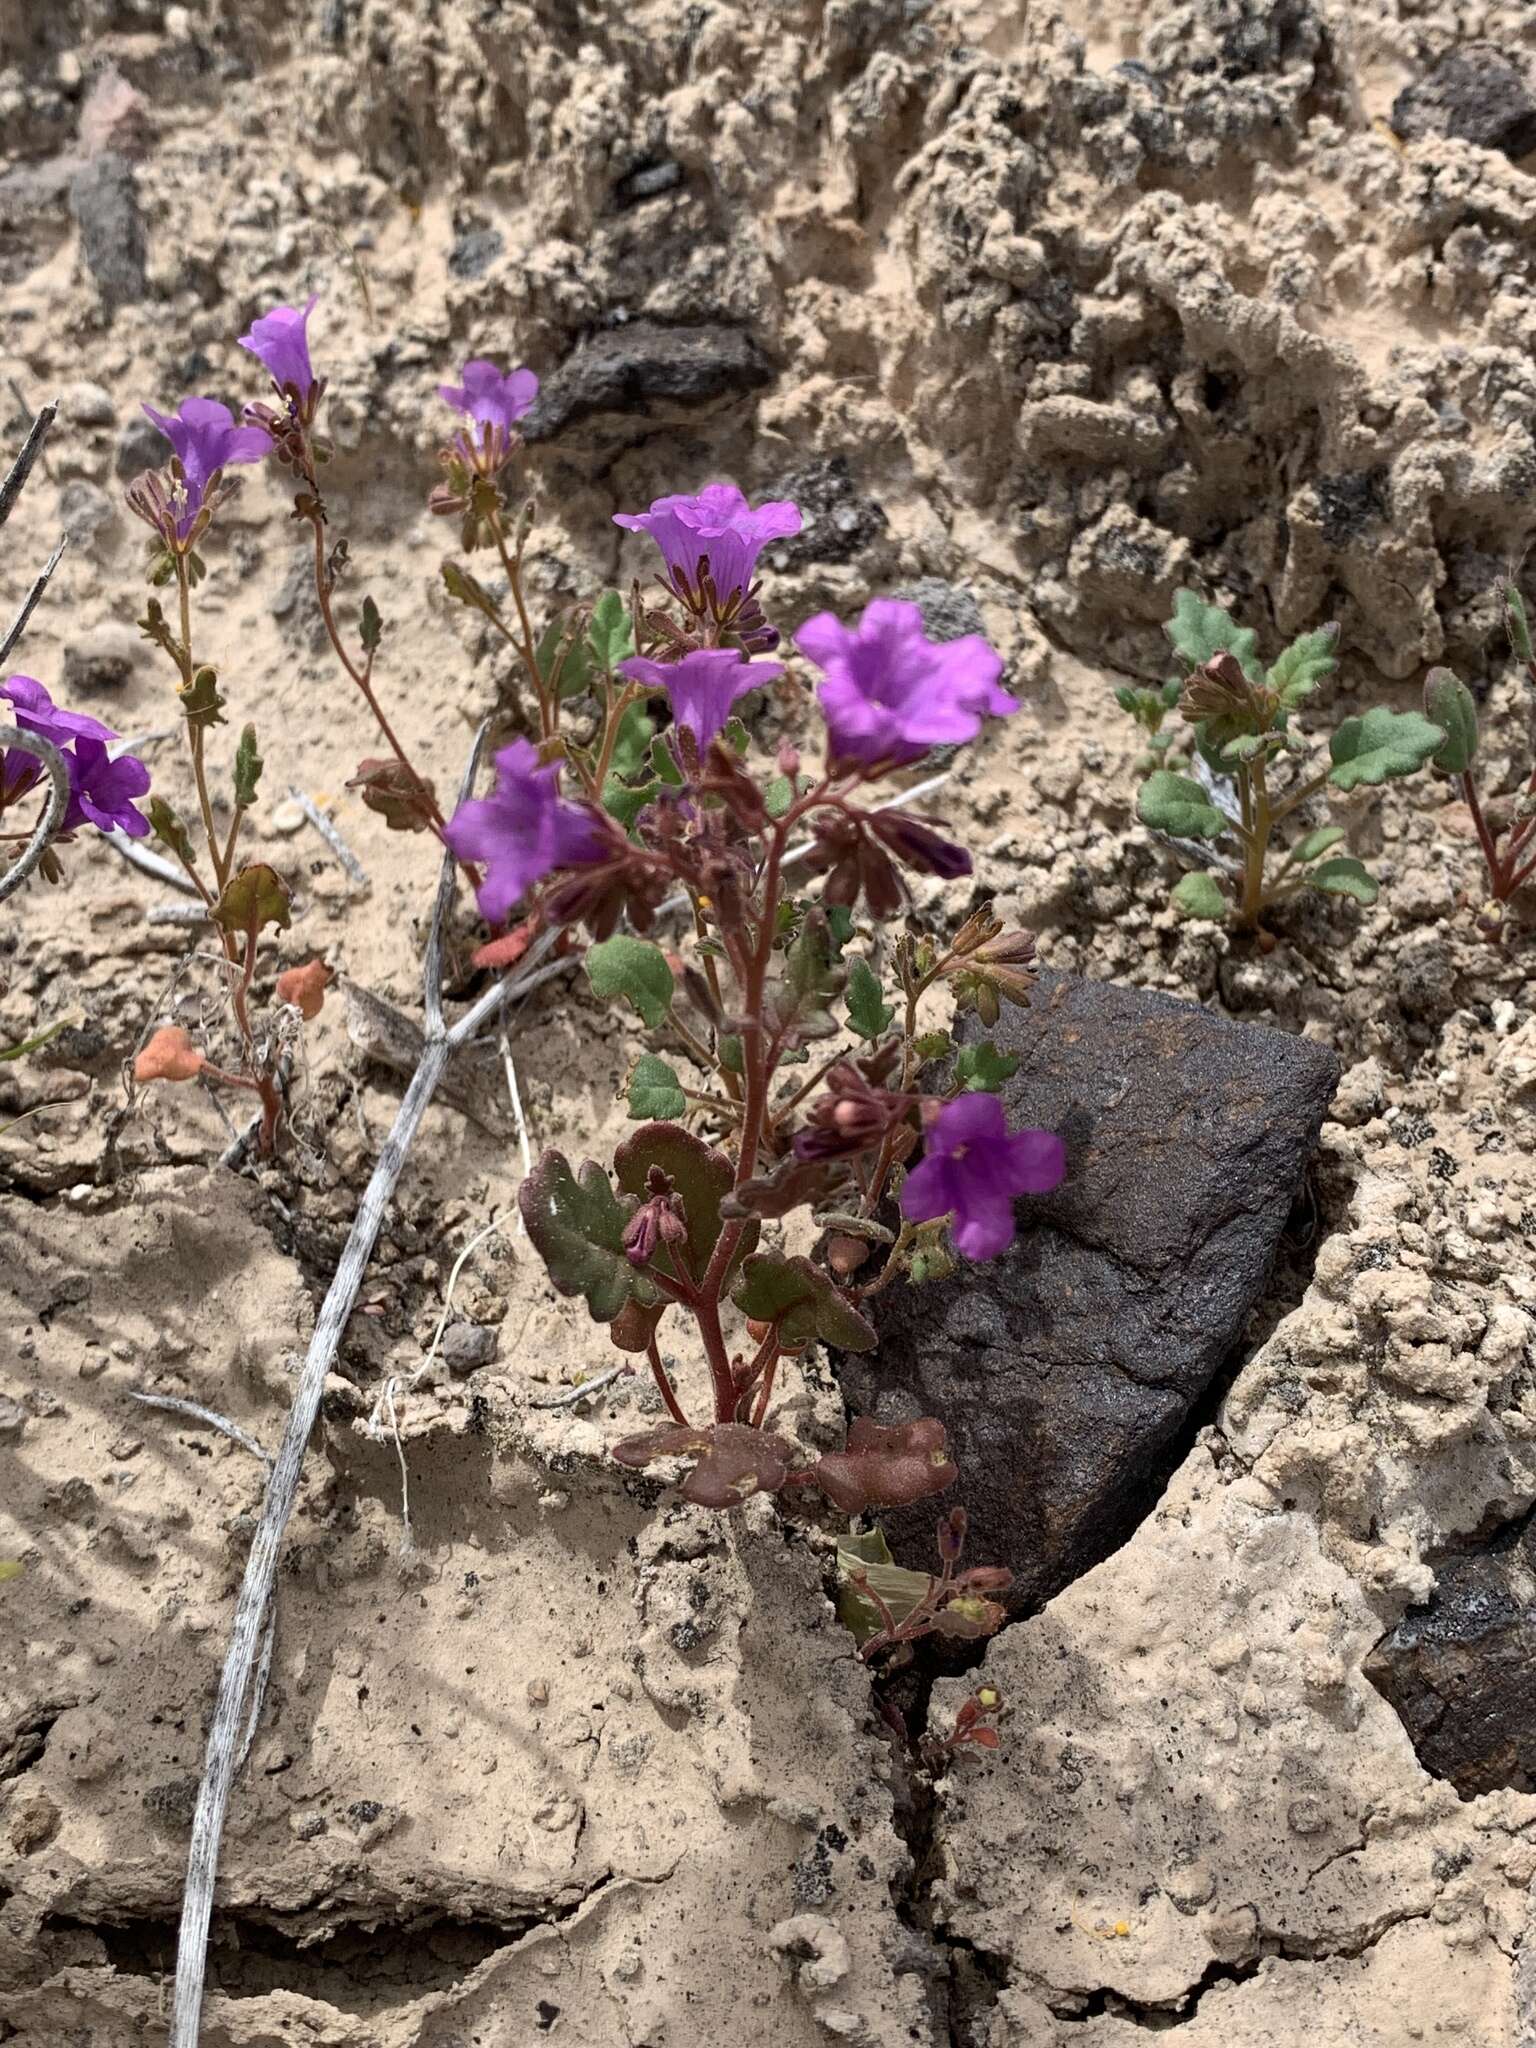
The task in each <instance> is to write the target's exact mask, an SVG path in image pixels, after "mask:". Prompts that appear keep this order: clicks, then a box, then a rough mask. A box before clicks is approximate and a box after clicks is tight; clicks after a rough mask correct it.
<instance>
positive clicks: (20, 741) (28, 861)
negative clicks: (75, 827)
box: [0, 725, 69, 903]
mask: <svg viewBox="0 0 1536 2048" xmlns="http://www.w3.org/2000/svg"><path fill="white" fill-rule="evenodd" d="M8 747H19V748H20V749H21V751H22V752H23V753H24V754H31V755H32V756H33V757H34V759H36V760H38V761H40V762H41V763H42V765H43V771H44V773H45V774H46V775H47V777H48V801H47V803H46V804H45V805H44V806H43V814H42V816H41V817H40V818H39V819H38V821H37V823H36V825H35V826H34V827H33V828H32V837H31V838H30V839H29V840H28V841H27V843H26V845H25V846H24V847H23V848H22V849H21V852H20V853H19V854H18V855H17V856H16V858H15V860H13V861H12V862H11V864H10V866H9V867H8V868H7V869H6V870H5V872H4V873H3V874H0V903H3V902H4V901H5V899H6V897H7V896H14V895H15V893H16V891H17V890H18V889H19V888H20V887H21V885H22V883H23V882H24V881H26V879H27V877H28V876H29V875H30V874H32V873H33V871H34V870H35V869H36V868H37V867H38V866H39V864H40V863H41V861H42V858H43V855H44V854H45V853H46V852H47V851H48V845H49V841H50V840H51V839H52V838H53V835H54V834H55V832H57V831H58V829H59V827H60V825H62V824H63V822H64V813H65V811H66V810H67V809H68V808H69V770H68V769H67V768H66V767H65V766H64V756H63V755H62V754H61V753H60V752H59V750H58V748H57V747H55V746H52V745H51V744H50V743H49V742H48V741H47V740H45V739H42V738H40V737H39V735H38V734H37V733H35V732H22V731H21V730H20V729H19V727H16V726H9V725H0V755H3V754H4V753H5V751H6V749H7V748H8Z"/></svg>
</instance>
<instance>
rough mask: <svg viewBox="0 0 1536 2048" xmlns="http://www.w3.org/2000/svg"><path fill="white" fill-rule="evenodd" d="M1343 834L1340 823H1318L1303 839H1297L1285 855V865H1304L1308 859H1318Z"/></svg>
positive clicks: (1336, 843)
mask: <svg viewBox="0 0 1536 2048" xmlns="http://www.w3.org/2000/svg"><path fill="white" fill-rule="evenodd" d="M1344 836H1345V834H1344V827H1343V826H1342V825H1319V827H1318V828H1317V830H1316V831H1315V832H1309V833H1308V834H1307V836H1306V838H1305V839H1298V840H1297V842H1296V844H1295V845H1294V846H1293V847H1292V848H1291V850H1290V852H1289V853H1288V854H1287V855H1286V857H1285V864H1286V866H1287V867H1305V866H1306V864H1307V862H1308V861H1313V860H1320V859H1321V858H1322V856H1323V855H1324V854H1325V853H1326V852H1327V851H1328V849H1329V847H1331V846H1337V845H1338V843H1339V841H1340V840H1341V839H1342V838H1343V837H1344Z"/></svg>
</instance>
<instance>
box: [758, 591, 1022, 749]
mask: <svg viewBox="0 0 1536 2048" xmlns="http://www.w3.org/2000/svg"><path fill="white" fill-rule="evenodd" d="M795 645H796V646H797V647H798V648H799V649H800V652H801V653H802V654H804V655H805V656H806V658H807V659H808V660H810V661H813V662H814V663H815V664H816V666H817V667H818V668H820V669H822V670H823V671H824V672H825V675H826V680H825V682H824V683H823V684H822V685H821V690H820V696H821V708H822V712H823V714H824V715H825V718H826V721H827V732H828V737H829V739H830V742H831V753H832V758H833V760H834V761H835V762H839V763H849V764H851V763H858V764H860V765H862V766H864V767H901V766H905V765H906V764H908V763H910V762H913V761H918V760H921V759H922V757H923V755H924V754H926V753H927V752H928V750H929V749H930V748H931V747H937V746H957V745H961V744H963V743H964V742H965V741H967V740H973V739H975V737H976V735H977V733H979V732H980V730H981V721H982V719H983V718H985V717H989V716H991V717H1001V716H1003V715H1005V714H1006V713H1008V712H1010V711H1017V710H1018V708H1019V707H1018V703H1017V700H1016V699H1014V698H1012V697H1010V696H1009V695H1008V693H1007V692H1006V691H1005V690H1003V689H1001V688H999V686H998V677H999V676H1000V675H1001V674H1002V670H1003V664H1002V660H1001V658H1000V657H999V656H998V655H997V654H996V653H995V652H994V650H993V649H992V648H991V647H989V646H988V645H987V643H986V641H985V640H983V639H982V638H981V636H980V635H979V634H976V633H972V634H968V635H967V636H966V637H965V638H964V639H963V640H950V641H946V642H942V643H940V642H937V641H933V640H930V639H929V638H928V637H927V635H926V634H925V633H924V631H923V615H922V613H921V612H920V611H919V610H918V608H917V606H916V605H915V604H907V603H904V602H903V601H902V600H901V599H899V598H890V597H877V598H875V599H874V600H873V602H872V603H870V604H868V605H866V606H865V608H864V613H863V616H862V617H861V619H860V620H859V623H858V626H857V628H856V629H854V630H852V631H850V630H849V629H848V628H847V627H846V626H844V625H843V624H842V622H841V621H840V620H838V619H837V618H836V617H834V615H833V614H832V613H831V612H821V613H819V614H818V615H817V616H816V617H815V618H813V619H809V620H807V622H806V623H805V625H804V626H802V627H801V629H800V631H799V632H798V633H797V634H796V635H795Z"/></svg>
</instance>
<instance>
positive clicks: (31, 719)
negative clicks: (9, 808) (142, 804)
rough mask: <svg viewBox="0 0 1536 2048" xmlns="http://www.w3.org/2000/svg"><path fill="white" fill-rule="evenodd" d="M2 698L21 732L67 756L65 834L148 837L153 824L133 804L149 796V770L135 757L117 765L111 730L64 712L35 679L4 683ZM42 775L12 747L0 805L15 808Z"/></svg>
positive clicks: (2, 767) (0, 774)
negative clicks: (88, 828) (85, 828)
mask: <svg viewBox="0 0 1536 2048" xmlns="http://www.w3.org/2000/svg"><path fill="white" fill-rule="evenodd" d="M0 697H3V698H5V699H6V700H7V701H8V703H9V704H10V705H11V709H12V716H13V717H14V718H15V721H16V723H17V725H18V726H20V728H21V730H22V731H23V732H34V733H36V734H37V735H38V737H39V738H40V739H45V740H48V741H50V742H51V743H52V744H53V745H54V746H55V747H57V748H58V750H59V752H60V753H61V754H62V755H63V756H64V765H65V767H66V768H67V769H68V770H69V806H68V808H67V809H66V811H65V813H64V822H63V824H62V825H61V826H60V827H59V829H60V831H61V832H75V831H78V830H79V828H80V827H81V826H82V825H95V826H98V827H99V828H100V830H101V831H103V832H111V831H113V830H114V829H116V830H118V831H122V832H126V833H127V834H128V836H129V837H130V838H131V839H142V838H144V837H145V835H146V834H147V833H148V831H149V821H148V819H147V818H145V817H143V816H142V815H141V814H140V813H139V812H138V811H136V810H135V809H134V805H133V800H134V798H135V797H140V796H144V795H145V794H146V793H147V792H148V789H149V770H148V769H147V768H146V767H145V766H144V763H143V762H142V761H141V760H139V758H138V757H137V755H134V754H121V755H119V756H118V758H117V759H116V760H113V758H112V755H111V753H110V751H109V743H110V742H111V741H112V740H114V739H116V737H117V735H116V733H114V732H113V730H112V728H111V727H110V726H107V725H103V724H102V722H101V720H100V719H99V718H89V717H87V716H86V714H85V713H84V712H83V711H63V710H61V709H60V708H59V707H58V706H57V705H56V704H55V703H54V701H53V699H52V698H51V697H50V696H49V694H48V692H47V691H46V690H45V689H44V688H43V686H42V684H41V683H39V682H37V681H35V680H34V678H33V677H31V676H11V677H10V678H8V680H7V681H6V682H4V683H0ZM42 773H43V769H42V764H41V763H40V762H39V761H37V760H35V759H34V758H33V756H32V755H31V754H26V753H23V752H22V751H21V749H20V748H19V747H13V748H11V749H10V750H9V752H8V753H6V755H5V756H4V759H3V760H0V805H3V804H6V803H14V802H15V800H16V798H17V797H19V796H22V795H24V794H25V793H26V791H27V790H29V789H30V788H31V787H32V786H33V784H34V783H36V782H37V781H38V780H39V779H40V778H41V776H42Z"/></svg>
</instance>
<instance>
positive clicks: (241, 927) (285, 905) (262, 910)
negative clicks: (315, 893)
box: [210, 860, 293, 933]
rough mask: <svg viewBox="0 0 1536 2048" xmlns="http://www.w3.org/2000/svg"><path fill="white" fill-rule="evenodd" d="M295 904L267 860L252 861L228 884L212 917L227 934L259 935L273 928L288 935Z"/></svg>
mask: <svg viewBox="0 0 1536 2048" xmlns="http://www.w3.org/2000/svg"><path fill="white" fill-rule="evenodd" d="M292 900H293V899H292V898H291V897H290V896H289V894H288V887H287V884H286V883H285V882H284V881H283V879H282V877H281V876H280V875H279V874H278V872H277V870H276V869H275V868H270V867H268V866H267V863H266V862H265V861H264V860H258V861H252V862H251V863H250V865H249V866H248V867H243V868H242V869H241V870H240V872H239V874H238V875H233V876H231V877H230V879H229V881H227V882H226V883H225V884H224V888H223V892H222V894H221V895H220V897H219V900H218V902H217V903H215V905H214V906H213V910H212V912H211V913H210V914H211V915H212V918H213V921H214V923H215V924H218V925H222V926H223V927H224V929H225V931H227V932H246V933H255V932H259V931H260V930H261V929H262V927H263V926H264V925H269V924H275V925H276V926H277V927H278V928H279V930H281V931H286V930H287V929H288V913H289V909H290V906H291V904H292Z"/></svg>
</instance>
